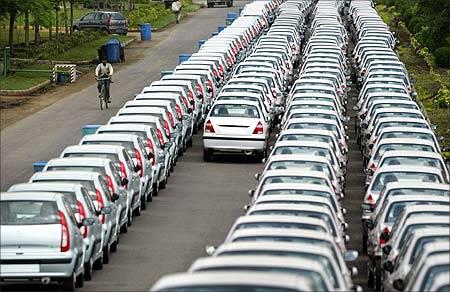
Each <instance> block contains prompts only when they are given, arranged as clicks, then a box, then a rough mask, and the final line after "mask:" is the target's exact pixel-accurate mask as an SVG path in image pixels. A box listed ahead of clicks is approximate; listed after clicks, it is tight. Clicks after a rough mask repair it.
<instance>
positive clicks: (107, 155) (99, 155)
mask: <svg viewBox="0 0 450 292" xmlns="http://www.w3.org/2000/svg"><path fill="white" fill-rule="evenodd" d="M64 157H94V158H107V159H110V160H111V161H113V162H114V163H119V157H118V155H117V154H114V153H84V152H80V153H66V154H64Z"/></svg>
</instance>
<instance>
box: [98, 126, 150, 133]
mask: <svg viewBox="0 0 450 292" xmlns="http://www.w3.org/2000/svg"><path fill="white" fill-rule="evenodd" d="M150 129H151V127H150V126H148V125H143V124H142V125H140V124H113V125H103V126H100V127H99V128H98V129H97V131H108V130H117V131H120V130H123V131H136V132H140V131H145V132H147V131H149V130H150Z"/></svg>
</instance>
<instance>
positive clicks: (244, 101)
mask: <svg viewBox="0 0 450 292" xmlns="http://www.w3.org/2000/svg"><path fill="white" fill-rule="evenodd" d="M218 104H239V105H244V104H245V105H254V106H258V105H259V103H258V102H256V101H250V100H218V101H216V102H214V105H218Z"/></svg>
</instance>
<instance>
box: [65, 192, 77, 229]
mask: <svg viewBox="0 0 450 292" xmlns="http://www.w3.org/2000/svg"><path fill="white" fill-rule="evenodd" d="M62 201H63V204H64V207H65V208H66V212H67V214H68V215H69V216H68V217H69V219H70V221H72V224H73V225H75V226H77V224H78V223H77V219H76V218H75V214H74V213H73V210H72V206H71V205H70V203H69V201H68V200H66V198H63V200H62Z"/></svg>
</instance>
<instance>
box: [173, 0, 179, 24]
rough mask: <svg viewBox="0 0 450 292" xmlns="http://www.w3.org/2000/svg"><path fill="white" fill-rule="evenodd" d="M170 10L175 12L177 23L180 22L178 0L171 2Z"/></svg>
mask: <svg viewBox="0 0 450 292" xmlns="http://www.w3.org/2000/svg"><path fill="white" fill-rule="evenodd" d="M172 11H173V13H175V18H176V19H177V23H180V17H181V2H180V0H176V1H174V2H172Z"/></svg>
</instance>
